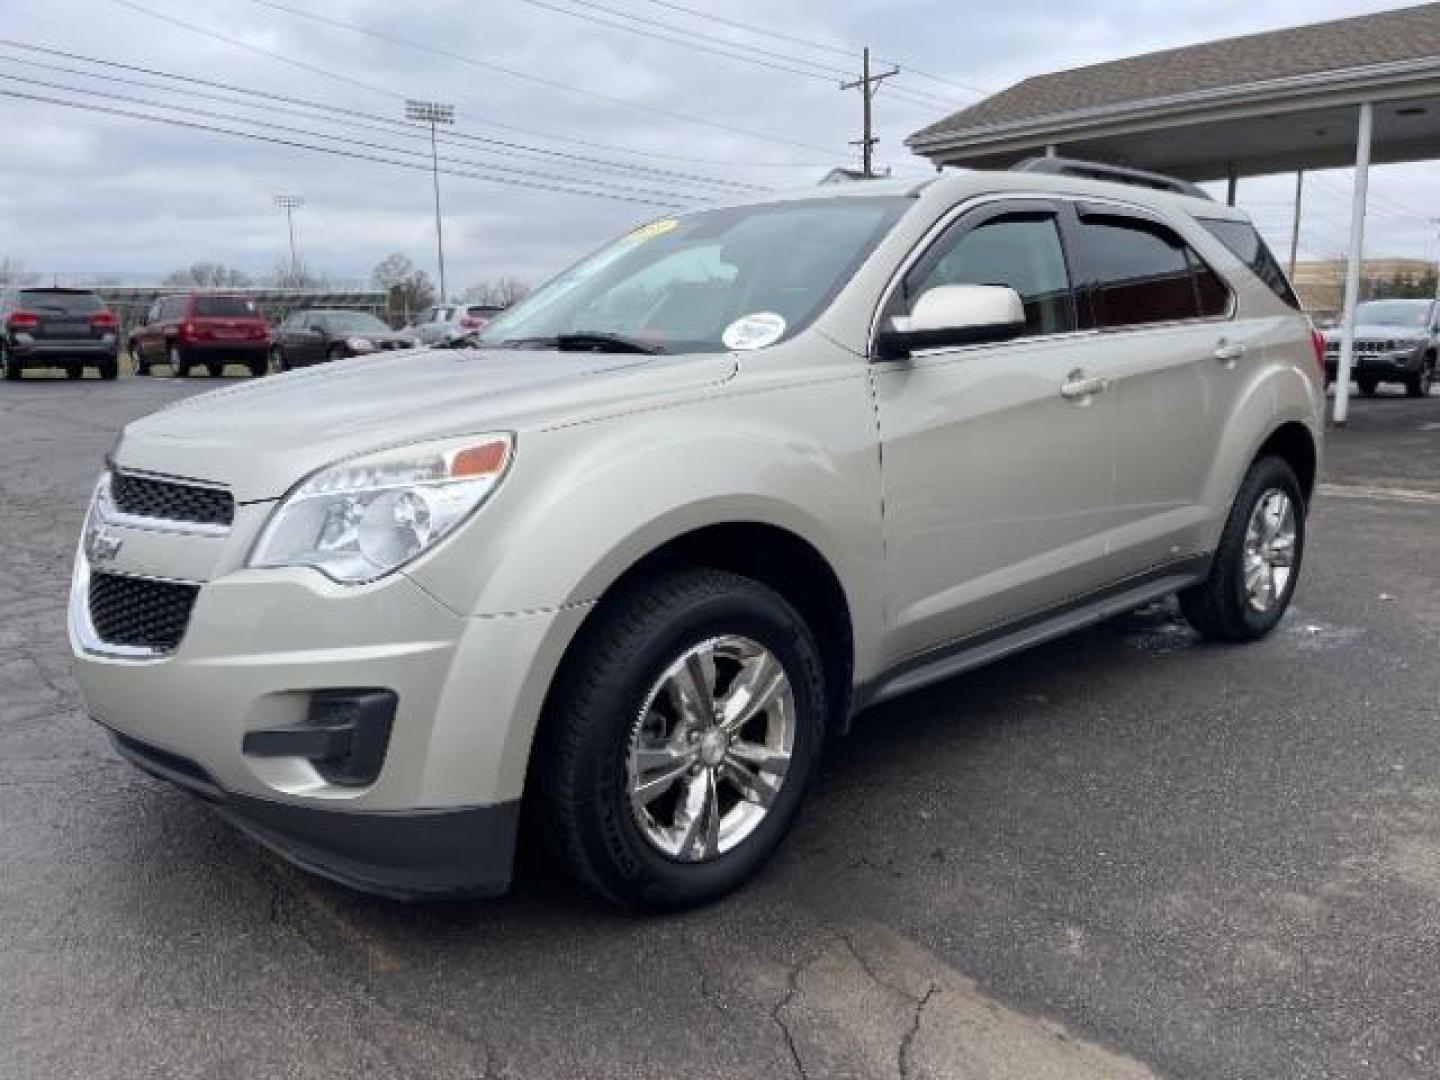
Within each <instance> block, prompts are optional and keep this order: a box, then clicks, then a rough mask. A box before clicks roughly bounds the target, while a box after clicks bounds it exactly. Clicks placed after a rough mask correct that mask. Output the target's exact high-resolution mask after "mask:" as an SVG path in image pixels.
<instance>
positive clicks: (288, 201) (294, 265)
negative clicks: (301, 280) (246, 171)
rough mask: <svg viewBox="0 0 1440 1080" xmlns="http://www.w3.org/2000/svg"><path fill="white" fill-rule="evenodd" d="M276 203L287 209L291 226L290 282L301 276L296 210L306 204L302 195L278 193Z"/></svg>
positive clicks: (287, 218) (286, 214) (286, 219)
mask: <svg viewBox="0 0 1440 1080" xmlns="http://www.w3.org/2000/svg"><path fill="white" fill-rule="evenodd" d="M275 205H276V206H278V207H280V209H282V210H284V211H285V223H286V224H287V225H289V226H290V279H291V281H290V283H291V284H292V285H293V284H294V283H295V279H296V278H298V277H299V276H300V259H299V256H297V255H296V254H295V211H296V210H298V209H299V208H300V207H302V206H304V205H305V199H304V197H303V196H300V195H276V196H275Z"/></svg>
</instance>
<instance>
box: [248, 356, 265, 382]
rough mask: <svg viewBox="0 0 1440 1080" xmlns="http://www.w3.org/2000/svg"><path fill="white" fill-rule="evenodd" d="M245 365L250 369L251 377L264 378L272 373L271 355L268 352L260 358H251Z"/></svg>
mask: <svg viewBox="0 0 1440 1080" xmlns="http://www.w3.org/2000/svg"><path fill="white" fill-rule="evenodd" d="M245 366H246V367H247V368H248V369H249V371H250V377H251V378H254V379H260V378H263V377H264V376H266V375H268V374H269V373H270V355H269V354H268V353H267V354H266V355H265V356H263V357H262V358H261V359H259V360H251V361H250V362H249V363H248V364H246V365H245Z"/></svg>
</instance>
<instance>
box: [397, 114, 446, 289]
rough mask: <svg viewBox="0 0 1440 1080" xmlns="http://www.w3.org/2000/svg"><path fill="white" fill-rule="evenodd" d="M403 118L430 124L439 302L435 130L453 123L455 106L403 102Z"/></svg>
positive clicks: (441, 238) (441, 248) (441, 250)
mask: <svg viewBox="0 0 1440 1080" xmlns="http://www.w3.org/2000/svg"><path fill="white" fill-rule="evenodd" d="M405 119H406V120H411V121H415V122H417V123H421V124H429V125H430V175H431V178H432V179H433V180H434V181H435V253H436V256H437V258H438V260H439V263H440V302H441V303H442V304H443V303H444V302H445V299H446V297H447V296H448V295H449V294H448V293H447V292H446V291H445V232H444V229H443V228H442V227H441V224H440V153H439V151H438V150H437V149H436V148H435V130H436V128H438V127H439V126H440V125H441V124H453V123H455V106H454V105H442V104H441V103H440V102H438V101H413V100H407V101H406V102H405Z"/></svg>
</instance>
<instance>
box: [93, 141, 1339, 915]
mask: <svg viewBox="0 0 1440 1080" xmlns="http://www.w3.org/2000/svg"><path fill="white" fill-rule="evenodd" d="M1077 171H1080V170H1077ZM1083 171H1086V172H1087V173H1089V174H1090V175H1088V176H1086V177H1079V176H1076V175H1069V174H1067V172H1066V170H1065V169H1064V168H1062V167H1061V166H1060V165H1057V164H1054V163H1051V164H1050V165H1047V166H1038V167H1037V166H1032V167H1031V168H1029V169H1024V170H1020V171H1012V172H1005V173H973V174H966V175H954V174H950V175H943V176H939V177H936V178H932V179H930V180H926V181H923V182H899V181H877V182H868V183H856V184H851V185H846V186H835V187H822V188H817V189H812V190H809V191H805V192H800V193H796V194H793V195H786V196H770V197H766V198H764V199H761V200H757V201H754V202H749V203H746V204H743V205H733V206H725V207H720V208H710V209H703V210H700V211H697V212H694V213H688V214H684V215H680V216H675V217H668V218H662V219H660V220H657V221H653V222H651V223H649V224H647V225H644V226H642V227H640V228H637V229H635V230H634V231H632V232H630V233H629V234H628V235H625V236H623V237H621V238H620V239H619V240H617V241H615V242H614V243H612V244H611V245H609V246H608V247H605V248H604V249H602V250H601V251H599V252H598V253H596V254H594V255H591V256H590V257H589V258H586V259H585V260H583V261H582V262H580V263H578V264H577V265H575V266H574V267H572V268H571V269H569V270H567V271H565V272H564V273H562V274H561V275H560V276H559V277H557V278H555V279H554V280H552V281H551V282H550V283H549V284H548V285H546V286H545V287H544V288H542V289H540V290H539V291H537V292H536V293H535V294H534V295H532V296H531V297H529V298H528V299H527V300H526V301H524V302H523V303H521V304H519V305H518V306H516V307H515V308H512V309H511V310H509V311H508V312H506V313H505V314H503V315H501V316H500V317H498V318H496V319H495V320H494V322H492V323H491V324H490V325H489V326H488V327H487V328H486V329H485V331H484V332H483V334H482V335H481V336H480V339H479V342H478V347H476V348H473V349H462V350H443V351H442V350H436V351H430V352H421V353H410V354H408V355H405V356H401V357H395V358H391V357H386V356H372V357H368V358H362V359H356V360H353V361H350V362H347V363H346V364H344V365H343V366H330V365H326V366H322V367H319V368H314V369H308V370H304V371H297V372H294V373H291V374H288V375H284V376H281V377H278V378H274V379H266V380H264V381H262V382H259V383H250V384H243V385H237V386H234V387H231V388H227V389H223V390H220V391H218V392H216V393H212V394H207V395H204V396H200V397H195V398H192V399H189V400H186V401H183V402H180V403H178V404H175V405H172V406H170V407H168V408H165V409H163V410H161V411H159V412H157V413H155V414H153V415H151V416H149V417H147V418H144V419H141V420H139V421H137V422H135V423H132V424H130V425H129V426H128V427H126V428H125V430H124V432H123V433H122V435H121V437H120V438H119V440H118V441H117V442H116V444H115V446H114V449H113V451H112V452H111V454H110V455H109V458H108V460H107V462H106V466H105V470H104V473H103V475H102V476H101V477H100V480H99V483H98V486H97V489H96V492H95V495H94V500H93V504H92V506H91V508H90V512H89V515H88V518H87V520H86V524H85V527H84V535H83V538H82V540H81V543H80V545H79V551H78V554H77V557H76V566H75V575H74V582H73V589H72V598H71V603H70V610H69V625H70V635H71V640H72V644H73V650H74V654H75V657H76V662H77V667H78V673H79V679H80V681H81V683H82V685H83V688H84V691H85V695H86V698H87V700H88V703H89V707H90V710H91V712H92V713H93V715H94V717H95V719H96V720H97V721H98V722H99V723H100V724H101V725H103V726H104V728H105V729H106V730H107V731H108V732H109V735H110V737H111V738H112V740H113V742H114V745H115V747H116V748H117V749H118V751H119V752H120V753H121V754H122V755H123V756H125V757H126V758H128V759H129V760H131V761H132V762H134V763H135V764H137V765H139V766H140V767H141V768H143V769H145V770H147V771H149V772H151V773H153V774H156V775H158V776H161V777H164V778H166V779H168V780H170V781H173V782H174V783H176V784H179V785H181V786H183V787H184V788H187V789H189V790H190V791H191V792H193V793H194V794H196V795H198V796H200V797H201V798H203V799H205V800H207V801H208V802H210V803H211V804H213V806H214V807H215V808H216V809H217V810H218V811H219V812H220V813H221V814H223V815H225V816H226V817H227V818H229V819H230V820H232V821H233V822H234V823H236V824H237V825H239V826H240V827H241V828H243V829H245V830H246V831H248V832H249V833H250V834H252V835H253V836H254V837H256V838H257V839H258V840H260V841H261V842H262V843H264V844H266V845H268V846H269V847H271V848H273V849H274V850H276V851H278V852H279V853H281V854H282V855H284V856H285V857H287V858H289V859H291V860H292V861H294V862H295V863H297V864H299V865H300V866H302V867H305V868H307V869H309V870H312V871H314V872H317V873H320V874H323V875H326V876H328V877H331V878H333V879H336V880H338V881H341V882H345V883H348V884H349V885H352V886H354V887H357V888H360V889H365V890H369V891H373V892H378V893H383V894H388V895H391V896H398V897H408V898H413V897H421V896H434V895H444V894H464V893H468V894H494V893H497V892H500V891H502V890H504V889H505V888H506V887H507V886H508V884H509V881H510V876H511V864H512V861H513V858H514V855H515V850H516V845H517V838H518V837H520V836H522V835H523V836H525V837H527V838H529V837H531V836H532V835H534V836H543V837H545V838H547V839H548V842H549V845H550V846H551V848H552V850H553V852H554V853H555V855H556V856H557V857H558V859H559V860H560V861H561V862H562V863H563V864H564V865H565V867H566V868H567V869H568V870H569V871H570V872H571V873H573V875H574V876H575V877H576V878H577V879H578V880H579V881H581V882H583V883H584V884H586V885H588V886H589V887H591V888H592V889H594V890H597V891H598V892H599V893H601V894H603V895H604V896H606V897H609V898H610V899H612V900H615V901H618V902H620V903H624V904H629V905H633V906H637V907H646V908H674V907H681V906H684V905H689V904H695V903H699V902H703V901H706V900H709V899H713V898H715V897H717V896H720V895H721V894H723V893H725V892H726V891H727V890H729V889H731V888H733V887H735V886H736V885H738V884H739V883H741V882H743V881H745V880H746V879H747V878H749V877H751V876H752V875H754V874H755V873H756V872H757V870H758V869H759V868H760V867H761V865H762V864H763V863H764V862H765V861H766V859H767V858H768V857H769V856H770V855H771V854H772V852H774V851H775V849H776V847H777V845H778V844H779V843H780V842H781V840H782V838H783V837H784V836H785V834H786V833H787V832H788V831H789V830H790V828H791V827H792V826H793V825H794V823H795V821H796V818H797V815H798V814H799V812H800V808H801V803H802V799H803V797H804V795H805V792H806V788H807V786H809V784H810V781H811V779H812V777H813V776H814V774H815V771H816V766H817V763H818V761H819V759H820V756H821V749H822V745H823V742H824V739H825V736H826V734H827V732H831V731H835V730H838V729H842V728H843V727H844V726H845V725H846V724H847V723H849V721H850V718H851V717H852V716H854V715H855V714H856V713H857V712H859V711H860V710H863V709H865V708H867V707H869V706H871V705H874V704H876V703H877V702H880V701H884V700H886V699H889V698H892V697H894V696H895V695H898V694H902V693H906V692H908V691H911V690H914V689H916V688H917V687H921V686H924V685H927V684H929V683H932V682H934V681H936V680H938V679H943V678H946V677H948V676H951V675H954V674H955V673H957V672H961V671H964V670H967V669H969V668H972V667H974V666H975V665H978V664H982V663H985V662H988V661H990V660H993V659H995V658H997V657H1000V656H1003V655H1006V654H1008V653H1011V652H1013V651H1015V650H1018V649H1022V648H1025V647H1027V646H1030V645H1034V644H1035V643H1037V642H1041V641H1045V640H1047V639H1050V638H1053V637H1056V636H1057V635H1060V634H1063V633H1065V632H1067V631H1070V630H1073V629H1075V628H1076V627H1079V626H1082V625H1086V624H1089V623H1093V622H1095V621H1097V620H1100V619H1103V618H1106V617H1109V616H1113V615H1115V614H1118V613H1122V612H1125V611H1127V610H1130V609H1134V608H1136V607H1139V606H1142V605H1144V604H1147V603H1149V602H1151V601H1154V600H1156V599H1158V598H1160V597H1163V596H1165V595H1168V594H1171V593H1178V594H1179V598H1180V605H1181V609H1182V610H1183V612H1184V614H1185V616H1186V617H1187V618H1188V620H1189V621H1190V622H1191V623H1192V624H1193V625H1194V627H1195V629H1196V630H1197V631H1198V632H1199V633H1200V634H1201V635H1202V636H1203V637H1205V638H1207V639H1211V640H1215V641H1224V642H1244V641H1253V640H1255V639H1258V638H1260V637H1262V636H1264V635H1265V634H1267V633H1268V632H1269V631H1270V630H1271V629H1272V628H1273V627H1274V626H1275V624H1276V622H1277V621H1278V620H1279V619H1280V618H1281V616H1282V614H1283V613H1284V612H1285V610H1286V607H1287V605H1288V604H1289V602H1290V598H1291V595H1292V593H1293V592H1294V589H1295V586H1296V581H1297V577H1298V574H1299V572H1300V566H1301V558H1302V555H1303V553H1304V549H1305V524H1306V515H1307V511H1308V508H1309V505H1310V500H1311V495H1312V493H1313V491H1314V488H1315V477H1316V470H1317V464H1318V460H1319V450H1320V442H1321V431H1322V423H1321V415H1322V402H1323V379H1324V359H1325V358H1324V343H1323V341H1321V340H1320V339H1318V338H1317V337H1316V335H1315V334H1314V331H1313V330H1312V328H1311V326H1310V324H1309V322H1308V320H1307V319H1306V317H1305V316H1304V315H1303V314H1302V313H1301V312H1300V310H1299V305H1298V303H1297V302H1296V299H1295V296H1294V293H1293V292H1292V291H1291V288H1290V286H1289V284H1288V283H1287V282H1286V280H1285V277H1284V275H1283V274H1282V273H1281V272H1280V270H1279V268H1278V267H1277V266H1276V264H1275V261H1274V259H1273V257H1272V256H1271V255H1270V253H1269V251H1268V249H1267V248H1266V247H1265V245H1264V244H1263V243H1262V242H1261V241H1260V240H1259V238H1258V236H1257V235H1256V233H1255V230H1254V229H1253V227H1252V226H1251V225H1250V223H1249V222H1248V220H1247V219H1246V218H1245V217H1244V216H1243V215H1242V214H1240V213H1239V212H1237V211H1235V210H1232V209H1228V208H1226V207H1224V206H1221V205H1218V204H1216V203H1214V202H1212V201H1209V200H1208V199H1206V198H1204V197H1203V196H1202V195H1200V194H1199V193H1198V192H1197V191H1196V190H1195V189H1192V188H1188V187H1186V186H1185V185H1182V184H1180V183H1178V182H1175V183H1174V184H1173V186H1168V189H1167V185H1165V184H1162V183H1160V182H1159V179H1160V178H1147V177H1140V178H1139V182H1137V177H1136V174H1128V175H1125V176H1124V177H1123V181H1116V180H1114V179H1111V180H1104V179H1101V180H1097V179H1094V178H1093V177H1094V175H1096V174H1103V173H1104V170H1102V169H1098V168H1090V169H1087V170H1083ZM1144 184H1149V185H1150V186H1148V187H1147V186H1143V185H1144ZM522 805H523V807H524V812H525V817H526V821H527V823H533V824H534V826H535V828H534V829H531V828H529V827H527V828H526V829H524V830H523V832H522V830H521V829H520V828H519V826H520V823H521V816H522V815H521V808H522ZM527 842H529V841H528V840H527Z"/></svg>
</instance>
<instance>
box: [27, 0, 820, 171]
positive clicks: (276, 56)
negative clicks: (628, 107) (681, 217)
mask: <svg viewBox="0 0 1440 1080" xmlns="http://www.w3.org/2000/svg"><path fill="white" fill-rule="evenodd" d="M113 2H114V3H116V4H119V5H120V6H121V7H125V8H128V9H129V10H131V11H134V12H137V13H138V14H141V15H146V16H148V17H150V18H152V19H157V20H159V21H161V22H164V23H169V24H170V25H172V26H177V27H180V28H181V29H183V30H188V31H189V32H190V33H193V34H197V35H199V36H201V37H207V38H210V39H212V40H214V41H220V42H223V43H224V44H226V45H230V46H232V47H234V48H237V49H244V50H246V51H247V52H251V53H254V54H255V55H257V56H263V57H265V58H266V59H269V60H274V61H276V62H277V63H281V64H285V65H287V66H289V67H292V68H295V69H296V70H299V71H303V72H305V73H307V74H310V75H318V76H320V77H321V78H325V79H330V80H332V81H335V82H339V83H343V84H344V85H346V86H350V87H354V88H357V89H360V90H366V91H369V92H370V93H373V94H379V95H381V96H383V97H387V98H389V99H391V100H392V101H404V100H405V95H404V94H402V93H399V92H398V91H395V90H390V89H387V88H386V87H383V86H376V85H375V84H374V83H367V82H362V81H361V80H359V79H355V78H352V77H351V76H349V75H344V74H341V73H340V72H337V71H331V70H330V69H328V68H324V67H320V66H319V65H317V64H311V63H308V62H306V61H303V60H296V59H295V58H294V57H291V56H286V55H284V54H283V53H279V52H276V51H274V50H273V49H266V48H263V47H261V46H259V45H255V44H252V43H251V42H248V41H242V40H240V39H239V38H234V37H230V36H229V35H227V34H222V33H220V32H219V31H218V30H212V29H210V28H209V27H205V26H200V25H199V24H197V23H192V22H188V21H187V20H185V19H181V18H178V17H177V16H174V15H169V14H166V13H165V12H162V11H156V10H154V9H152V8H148V7H146V6H144V5H143V4H139V3H136V2H135V0H113ZM26 47H27V48H41V47H40V46H33V45H32V46H26ZM41 51H46V52H52V53H53V54H55V55H62V56H71V57H72V58H74V57H73V54H68V53H59V52H58V51H56V50H45V49H42V50H41ZM81 59H84V58H83V57H81ZM137 70H145V69H137ZM470 112H471V113H472V114H474V115H480V114H482V113H483V112H484V110H482V109H472V110H470ZM483 123H484V124H485V125H486V126H488V127H493V128H498V129H500V130H502V131H513V132H516V133H517V134H520V135H528V136H530V137H531V138H539V139H549V140H551V141H553V142H561V143H567V144H569V145H573V146H584V147H587V148H589V149H592V150H603V151H606V152H608V153H612V154H632V155H635V156H638V157H649V158H655V159H657V160H665V161H679V162H686V163H688V164H692V165H721V166H725V167H727V168H735V167H737V166H739V167H742V168H747V169H811V168H815V169H819V168H827V167H828V164H827V163H825V162H736V161H734V160H715V159H712V158H701V157H695V156H693V155H688V154H673V153H666V152H664V151H660V150H640V149H635V148H633V147H628V146H616V145H614V144H611V143H601V142H594V141H591V140H587V139H582V138H578V137H576V136H572V135H552V134H549V133H547V132H540V131H535V130H533V129H531V128H526V127H520V126H517V125H515V124H508V123H504V122H502V121H499V120H493V119H489V118H487V119H485V120H484V121H483ZM824 152H825V153H829V152H830V151H828V150H827V151H824Z"/></svg>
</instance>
